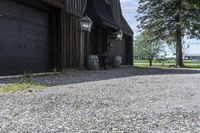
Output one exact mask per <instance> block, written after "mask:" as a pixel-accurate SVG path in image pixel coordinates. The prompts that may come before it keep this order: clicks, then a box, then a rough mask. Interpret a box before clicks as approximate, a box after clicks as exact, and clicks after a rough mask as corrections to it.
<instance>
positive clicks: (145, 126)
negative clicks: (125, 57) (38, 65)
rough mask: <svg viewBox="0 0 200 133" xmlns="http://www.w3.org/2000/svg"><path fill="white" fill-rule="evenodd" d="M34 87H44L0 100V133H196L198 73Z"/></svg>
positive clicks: (68, 78)
mask: <svg viewBox="0 0 200 133" xmlns="http://www.w3.org/2000/svg"><path fill="white" fill-rule="evenodd" d="M20 80H21V79H7V80H1V81H0V82H1V83H9V82H19V81H20ZM33 81H34V82H35V83H44V84H46V85H49V87H47V89H45V90H41V91H36V92H28V91H23V92H16V93H4V94H0V133H9V132H12V133H15V132H18V133H29V132H30V133H31V132H35V133H38V132H42V133H50V132H51V133H54V132H56V133H60V132H66V133H68V132H69V133H93V132H94V133H95V132H105V133H107V132H111V133H115V132H116V133H200V71H195V70H166V69H165V70H163V69H138V68H121V69H111V70H108V71H104V70H100V71H83V72H72V73H68V74H65V75H50V76H46V77H35V78H33Z"/></svg>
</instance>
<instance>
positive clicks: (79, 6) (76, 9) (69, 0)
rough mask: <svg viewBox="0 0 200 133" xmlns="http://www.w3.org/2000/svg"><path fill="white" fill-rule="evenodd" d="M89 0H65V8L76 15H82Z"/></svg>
mask: <svg viewBox="0 0 200 133" xmlns="http://www.w3.org/2000/svg"><path fill="white" fill-rule="evenodd" d="M86 4H87V0H64V5H65V10H66V11H67V12H69V13H72V14H74V15H76V16H82V15H83V14H84V12H85V8H86Z"/></svg>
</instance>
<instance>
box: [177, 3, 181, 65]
mask: <svg viewBox="0 0 200 133" xmlns="http://www.w3.org/2000/svg"><path fill="white" fill-rule="evenodd" d="M178 8H179V13H178V15H177V16H176V22H177V23H176V24H177V26H176V66H177V67H182V66H183V51H182V50H183V49H182V28H181V24H180V23H181V22H180V21H181V20H180V9H181V1H179V2H178Z"/></svg>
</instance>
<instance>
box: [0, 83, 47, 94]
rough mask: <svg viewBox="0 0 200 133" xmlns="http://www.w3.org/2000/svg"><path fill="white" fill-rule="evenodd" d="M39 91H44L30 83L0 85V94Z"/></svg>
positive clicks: (40, 86) (42, 87) (41, 87)
mask: <svg viewBox="0 0 200 133" xmlns="http://www.w3.org/2000/svg"><path fill="white" fill-rule="evenodd" d="M29 89H31V90H41V89H44V86H42V85H36V84H31V83H10V84H5V85H0V93H2V92H16V91H23V90H29Z"/></svg>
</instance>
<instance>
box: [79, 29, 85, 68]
mask: <svg viewBox="0 0 200 133" xmlns="http://www.w3.org/2000/svg"><path fill="white" fill-rule="evenodd" d="M84 51H85V50H84V32H83V31H81V41H80V64H79V69H81V70H82V69H83V68H84V59H85V56H84Z"/></svg>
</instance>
